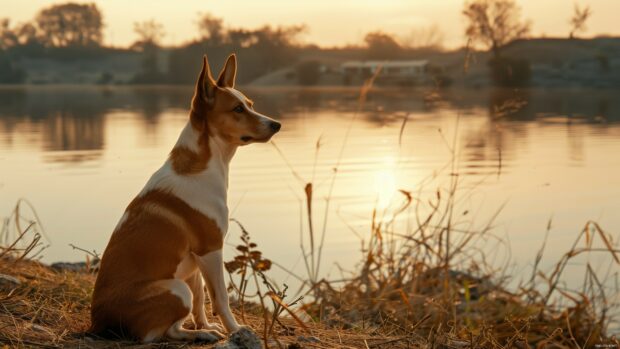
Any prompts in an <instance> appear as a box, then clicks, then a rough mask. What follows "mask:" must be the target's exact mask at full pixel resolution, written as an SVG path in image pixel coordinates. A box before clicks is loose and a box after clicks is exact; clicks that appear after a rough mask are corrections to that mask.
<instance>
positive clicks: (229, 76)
mask: <svg viewBox="0 0 620 349" xmlns="http://www.w3.org/2000/svg"><path fill="white" fill-rule="evenodd" d="M236 77H237V56H236V55H235V54H234V53H233V54H231V55H230V56H228V59H227V60H226V64H224V68H223V69H222V71H221V72H220V76H219V77H218V78H217V86H219V87H235V78H236Z"/></svg>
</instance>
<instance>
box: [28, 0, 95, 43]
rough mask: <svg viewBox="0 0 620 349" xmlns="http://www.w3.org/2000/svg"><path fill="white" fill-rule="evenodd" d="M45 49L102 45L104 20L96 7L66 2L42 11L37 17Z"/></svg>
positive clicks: (37, 24)
mask: <svg viewBox="0 0 620 349" xmlns="http://www.w3.org/2000/svg"><path fill="white" fill-rule="evenodd" d="M35 22H36V26H37V28H38V30H39V31H40V38H41V40H42V43H43V44H44V45H46V46H53V47H66V46H93V45H94V46H101V43H102V41H103V17H102V16H101V12H100V11H99V9H98V8H97V6H96V5H95V4H76V3H66V4H60V5H53V6H51V7H48V8H46V9H43V10H41V11H40V12H39V14H38V15H37V16H36V18H35Z"/></svg>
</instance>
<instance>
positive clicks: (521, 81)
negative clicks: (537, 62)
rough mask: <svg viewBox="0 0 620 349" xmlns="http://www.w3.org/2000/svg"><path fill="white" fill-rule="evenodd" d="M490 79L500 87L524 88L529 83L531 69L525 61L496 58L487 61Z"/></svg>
mask: <svg viewBox="0 0 620 349" xmlns="http://www.w3.org/2000/svg"><path fill="white" fill-rule="evenodd" d="M489 68H490V69H491V79H492V80H493V83H494V84H495V85H496V86H500V87H524V86H527V85H528V84H529V82H530V77H531V75H532V69H531V67H530V62H529V61H528V60H527V59H520V58H507V57H497V58H492V59H491V60H489Z"/></svg>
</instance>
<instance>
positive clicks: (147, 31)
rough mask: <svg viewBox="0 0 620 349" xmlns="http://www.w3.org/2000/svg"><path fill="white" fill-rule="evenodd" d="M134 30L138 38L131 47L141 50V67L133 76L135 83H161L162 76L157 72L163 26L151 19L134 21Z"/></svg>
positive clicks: (163, 34)
mask: <svg viewBox="0 0 620 349" xmlns="http://www.w3.org/2000/svg"><path fill="white" fill-rule="evenodd" d="M133 30H134V32H135V33H136V34H137V35H138V40H136V42H135V43H134V44H133V45H132V48H134V49H138V50H141V51H142V62H141V65H142V69H141V71H140V73H138V74H136V76H135V77H134V79H133V80H134V82H136V83H148V84H153V83H161V82H163V80H164V76H163V75H162V74H161V73H160V72H159V48H160V45H161V40H162V39H163V38H164V36H165V33H164V26H163V25H162V24H161V23H158V22H156V21H155V20H153V19H151V20H148V21H144V22H135V23H134V26H133Z"/></svg>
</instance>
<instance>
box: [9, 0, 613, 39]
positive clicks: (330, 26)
mask: <svg viewBox="0 0 620 349" xmlns="http://www.w3.org/2000/svg"><path fill="white" fill-rule="evenodd" d="M63 2H67V0H0V4H2V6H1V9H0V17H9V18H11V20H12V21H13V22H23V21H27V20H30V19H31V18H33V17H34V16H35V14H36V12H37V11H38V10H39V9H40V8H41V7H45V6H49V5H50V4H53V3H63ZM74 2H93V1H83V0H74ZM94 2H95V3H96V4H97V5H98V6H99V8H100V9H101V10H102V12H103V15H104V19H105V24H106V28H105V42H106V43H107V44H113V45H121V46H125V45H128V44H130V43H132V42H133V41H135V39H136V36H135V34H134V32H133V23H134V22H135V21H143V20H149V19H155V20H157V21H158V22H160V23H162V24H163V25H164V28H165V32H166V36H165V38H164V44H168V45H170V44H177V43H179V42H183V41H188V40H190V39H193V38H195V37H196V32H197V31H196V21H197V18H198V16H199V13H205V12H210V13H212V14H213V15H215V16H218V17H222V18H223V19H224V22H225V24H226V25H228V26H232V27H239V26H241V27H248V28H255V27H259V26H261V25H264V24H272V25H278V24H286V25H290V24H301V23H305V24H307V25H308V28H309V30H308V32H307V33H306V34H305V35H304V36H303V40H304V41H306V42H312V43H318V44H319V45H323V46H332V45H343V44H349V43H350V44H355V43H359V42H361V41H362V39H363V37H364V35H365V33H367V32H369V31H373V30H383V31H387V32H391V33H394V34H396V35H397V36H398V37H406V36H407V35H410V34H411V32H412V31H414V30H416V29H419V28H423V27H428V26H430V25H434V24H436V25H438V26H439V27H441V30H442V31H443V33H444V37H445V44H446V45H447V46H449V47H455V46H458V45H461V44H462V43H463V42H464V39H463V34H462V32H463V27H464V21H463V18H462V16H461V9H462V6H463V0H312V1H303V2H302V1H299V0H234V1H233V0H210V1H209V0H96V1H94ZM517 2H518V3H519V4H520V5H521V7H522V9H523V11H522V12H523V16H524V17H525V18H528V19H530V20H532V22H533V26H532V29H533V33H534V34H535V35H541V34H545V35H546V36H562V37H564V36H567V35H568V32H569V26H568V18H569V17H570V15H571V13H572V11H573V5H574V3H575V2H574V1H571V0H517ZM577 3H580V4H582V5H583V4H589V5H590V6H591V8H592V10H593V12H594V13H593V16H592V18H591V19H590V21H589V22H588V31H587V32H586V36H594V35H600V34H612V35H620V25H618V19H617V16H618V14H620V0H579V1H577Z"/></svg>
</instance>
